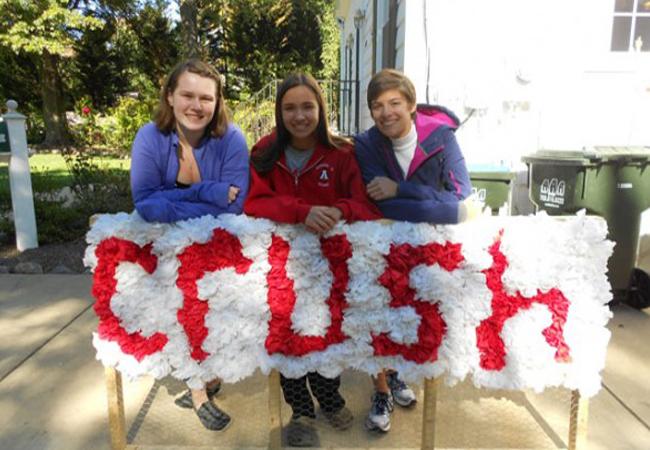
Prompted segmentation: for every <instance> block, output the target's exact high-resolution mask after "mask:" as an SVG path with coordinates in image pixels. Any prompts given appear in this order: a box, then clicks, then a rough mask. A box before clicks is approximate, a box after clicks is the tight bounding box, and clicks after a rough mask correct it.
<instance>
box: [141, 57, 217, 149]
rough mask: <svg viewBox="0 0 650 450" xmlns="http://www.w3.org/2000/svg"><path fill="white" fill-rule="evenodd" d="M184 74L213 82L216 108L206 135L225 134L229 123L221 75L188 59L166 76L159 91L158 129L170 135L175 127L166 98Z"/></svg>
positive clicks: (203, 64)
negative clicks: (188, 73)
mask: <svg viewBox="0 0 650 450" xmlns="http://www.w3.org/2000/svg"><path fill="white" fill-rule="evenodd" d="M185 72H190V73H195V74H197V75H199V76H202V77H205V78H210V79H211V80H214V82H215V83H216V85H217V88H216V92H215V97H216V99H217V106H216V108H215V110H214V115H213V116H212V120H211V121H210V123H209V124H208V126H207V127H206V134H207V133H208V132H209V133H210V134H211V135H212V136H215V137H220V136H223V135H224V134H225V133H226V129H227V128H228V122H229V113H228V107H227V106H226V103H225V102H224V99H223V86H222V83H221V75H220V74H219V72H217V70H216V69H215V68H213V67H212V66H210V65H208V64H206V63H204V62H203V61H200V60H198V59H188V60H187V61H183V62H181V63H180V64H177V65H176V67H174V69H173V70H172V71H171V72H170V73H169V75H167V79H166V80H165V84H164V85H163V87H162V89H160V100H159V102H158V108H157V109H156V113H155V116H154V122H155V123H156V126H157V127H158V129H159V130H160V131H162V132H164V133H170V132H171V131H172V130H173V129H174V127H175V126H176V119H175V118H174V110H173V109H172V107H171V105H170V104H169V102H168V101H167V96H169V95H170V94H172V93H173V92H174V91H175V90H176V86H177V85H178V79H179V78H180V77H181V75H183V74H184V73H185Z"/></svg>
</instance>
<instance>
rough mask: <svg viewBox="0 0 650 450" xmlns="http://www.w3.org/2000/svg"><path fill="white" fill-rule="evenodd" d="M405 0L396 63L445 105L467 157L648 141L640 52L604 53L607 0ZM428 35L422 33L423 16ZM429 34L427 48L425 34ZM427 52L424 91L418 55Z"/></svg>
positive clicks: (649, 78)
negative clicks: (402, 46)
mask: <svg viewBox="0 0 650 450" xmlns="http://www.w3.org/2000/svg"><path fill="white" fill-rule="evenodd" d="M424 6H425V2H424V0H408V1H407V9H406V35H405V37H406V52H405V62H404V71H405V73H406V74H407V75H409V77H410V78H411V79H413V81H414V82H415V84H416V89H417V91H418V101H421V102H424V101H427V100H428V101H429V102H432V103H440V104H443V105H446V106H448V107H450V108H451V109H453V110H454V111H456V112H457V113H458V115H459V116H460V117H461V119H462V118H464V117H467V115H468V114H470V112H471V111H472V110H474V113H473V116H472V117H471V118H470V119H469V120H468V122H467V123H466V124H465V125H464V126H463V128H462V129H461V130H459V132H458V137H459V140H460V141H461V144H462V146H463V150H464V153H465V155H466V158H467V159H468V161H469V162H470V163H503V164H506V165H510V166H516V165H517V164H519V161H520V158H521V156H522V154H525V153H529V152H532V151H535V150H537V149H538V148H547V149H580V148H582V147H583V146H590V145H643V144H645V145H649V144H650V127H647V126H644V123H643V119H642V118H644V117H650V92H648V89H649V88H650V70H648V67H649V64H648V63H649V61H650V55H649V54H648V53H612V52H610V51H609V45H610V39H611V26H612V13H613V10H614V3H613V0H600V1H589V0H573V1H567V0H547V1H545V2H541V3H540V2H538V1H533V0H501V1H494V2H485V1H481V0H455V1H451V0H427V1H426V14H425V13H424ZM425 18H426V23H427V28H428V35H427V37H428V39H426V40H425V39H424V19H425ZM427 42H428V49H427V45H426V43H427ZM427 53H428V54H429V55H430V60H431V65H430V72H429V84H428V87H429V98H428V99H427V98H426V96H425V93H426V88H427V81H426V78H427V70H426V64H425V61H426V56H427Z"/></svg>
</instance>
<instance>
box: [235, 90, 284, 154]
mask: <svg viewBox="0 0 650 450" xmlns="http://www.w3.org/2000/svg"><path fill="white" fill-rule="evenodd" d="M233 109H234V113H233V122H234V123H235V124H237V125H238V126H239V128H241V130H242V132H243V133H244V136H246V143H247V144H248V148H251V147H252V146H253V145H255V143H256V142H257V141H258V140H259V139H260V138H261V137H262V136H264V135H266V134H268V133H270V132H271V130H272V129H273V127H275V102H274V101H273V100H265V101H261V102H258V103H257V104H254V103H246V102H241V103H240V104H239V105H236V106H234V107H233Z"/></svg>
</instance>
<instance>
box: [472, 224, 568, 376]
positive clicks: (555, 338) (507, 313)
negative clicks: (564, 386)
mask: <svg viewBox="0 0 650 450" xmlns="http://www.w3.org/2000/svg"><path fill="white" fill-rule="evenodd" d="M502 235H503V231H501V233H500V234H499V237H498V238H497V239H496V241H495V242H494V244H492V246H491V247H490V249H489V252H490V255H492V261H493V262H492V267H490V268H489V269H486V270H484V271H483V273H484V274H485V277H486V281H487V286H488V289H490V291H492V315H491V316H490V317H488V318H487V319H485V320H483V321H482V322H481V324H480V325H479V326H478V327H477V328H476V345H477V347H478V350H479V353H480V365H481V367H482V368H483V369H486V370H501V369H503V367H505V365H506V349H505V345H504V343H503V339H502V338H501V330H502V329H503V325H504V323H505V322H506V320H508V319H510V318H511V317H514V316H515V315H516V314H517V313H519V311H520V310H526V309H528V308H530V307H531V305H532V304H533V303H539V304H542V305H546V307H547V308H548V309H549V311H550V312H551V316H552V318H553V323H551V325H550V326H549V327H548V328H546V329H545V330H544V331H543V332H542V334H543V335H544V337H545V338H546V342H548V343H549V345H551V346H553V347H555V348H556V349H557V351H556V352H555V360H556V361H558V362H568V361H570V358H571V357H570V354H569V346H568V345H567V344H566V342H565V341H564V323H565V322H566V317H567V313H568V310H569V301H568V300H567V298H566V297H565V296H564V294H563V293H562V291H560V290H559V289H555V288H553V289H551V290H550V291H548V292H546V293H542V292H540V291H539V290H537V295H535V296H534V297H532V298H526V297H524V296H522V295H521V294H520V293H519V292H517V293H515V295H508V294H507V293H506V291H505V289H504V288H503V281H502V277H503V273H504V272H505V270H506V268H507V267H508V260H507V258H506V256H505V255H504V254H503V252H502V251H501V248H500V247H501V236H502Z"/></svg>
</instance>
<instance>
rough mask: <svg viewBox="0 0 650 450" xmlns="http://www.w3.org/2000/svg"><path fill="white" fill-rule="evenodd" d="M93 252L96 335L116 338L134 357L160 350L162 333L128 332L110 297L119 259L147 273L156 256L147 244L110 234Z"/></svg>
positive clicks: (115, 283) (152, 265)
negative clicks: (150, 334)
mask: <svg viewBox="0 0 650 450" xmlns="http://www.w3.org/2000/svg"><path fill="white" fill-rule="evenodd" d="M95 256H97V267H96V268H95V274H94V275H93V288H92V294H93V296H94V297H95V299H97V301H96V302H95V312H96V313H97V316H98V317H99V325H98V327H97V331H98V333H99V337H100V338H102V339H106V340H109V341H115V342H117V344H118V345H119V346H120V348H121V349H122V351H123V352H124V353H126V354H127V355H133V356H134V357H135V359H137V360H138V361H142V359H143V358H144V357H145V356H148V355H151V354H153V353H156V352H158V351H160V350H162V349H163V347H164V346H165V344H167V336H166V335H165V334H163V333H154V334H153V335H152V336H150V337H144V336H142V334H141V333H139V332H135V333H128V332H127V331H126V330H125V329H124V327H122V325H121V324H120V319H119V318H118V317H117V316H115V314H114V313H113V311H112V310H111V299H112V298H113V295H115V291H116V289H117V280H116V279H115V270H116V269H117V266H118V265H119V264H120V263H122V262H130V263H135V264H139V265H140V266H142V268H143V269H144V270H146V271H147V273H153V271H154V270H156V265H157V264H158V258H156V256H155V255H153V254H152V253H151V244H147V245H145V246H144V247H140V246H139V245H137V244H135V243H134V242H131V241H127V240H124V239H118V238H115V237H112V238H109V239H105V240H103V241H101V242H100V243H99V245H98V246H97V248H96V249H95Z"/></svg>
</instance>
